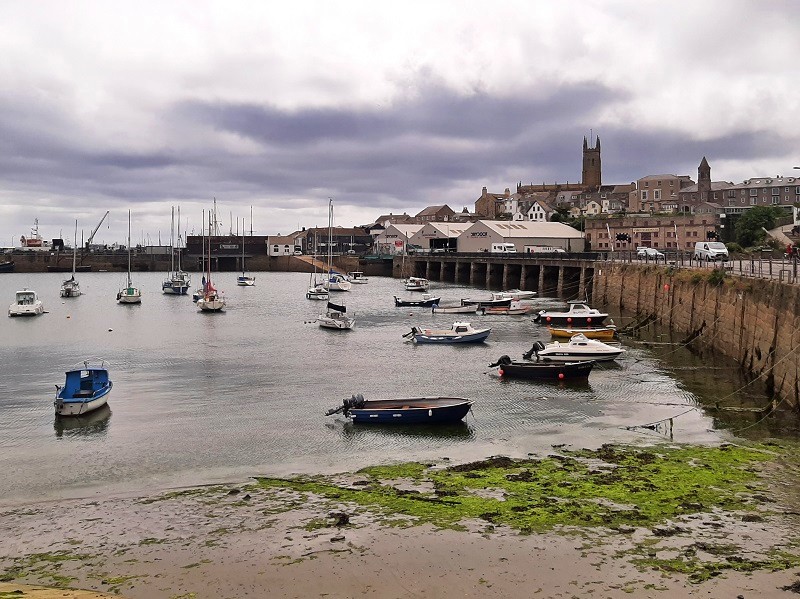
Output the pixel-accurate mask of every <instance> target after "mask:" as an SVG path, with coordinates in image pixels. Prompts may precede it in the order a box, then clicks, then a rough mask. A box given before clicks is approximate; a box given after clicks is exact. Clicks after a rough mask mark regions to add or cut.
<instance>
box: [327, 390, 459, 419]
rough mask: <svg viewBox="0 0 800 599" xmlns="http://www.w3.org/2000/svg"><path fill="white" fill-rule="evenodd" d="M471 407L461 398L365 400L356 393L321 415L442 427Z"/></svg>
mask: <svg viewBox="0 0 800 599" xmlns="http://www.w3.org/2000/svg"><path fill="white" fill-rule="evenodd" d="M471 407H472V402H471V401H470V400H468V399H464V398H462V397H413V398H405V399H370V400H368V399H364V396H363V395H361V394H360V393H359V394H358V395H353V396H352V397H350V398H349V399H345V400H344V401H343V402H342V405H341V406H339V407H338V408H333V409H331V410H328V411H327V412H326V413H325V415H326V416H332V415H334V414H339V413H341V414H342V415H343V416H345V417H347V418H350V419H351V420H352V421H353V422H357V423H362V424H445V423H451V422H458V421H460V420H462V419H463V418H464V416H466V415H467V412H469V411H470V408H471Z"/></svg>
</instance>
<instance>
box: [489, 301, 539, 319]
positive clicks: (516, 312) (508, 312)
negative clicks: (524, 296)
mask: <svg viewBox="0 0 800 599" xmlns="http://www.w3.org/2000/svg"><path fill="white" fill-rule="evenodd" d="M532 309H533V308H531V307H530V306H523V305H522V304H521V303H520V302H519V301H517V300H512V301H511V305H509V306H489V307H486V308H480V312H481V313H483V314H490V315H491V314H496V315H503V316H523V315H525V314H529V313H530V311H531V310H532Z"/></svg>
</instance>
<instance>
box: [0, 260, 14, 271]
mask: <svg viewBox="0 0 800 599" xmlns="http://www.w3.org/2000/svg"><path fill="white" fill-rule="evenodd" d="M0 272H14V261H13V260H6V261H5V262H0Z"/></svg>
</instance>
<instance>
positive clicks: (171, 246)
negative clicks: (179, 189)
mask: <svg viewBox="0 0 800 599" xmlns="http://www.w3.org/2000/svg"><path fill="white" fill-rule="evenodd" d="M169 259H170V268H171V269H172V272H173V273H174V272H175V206H173V207H172V222H171V223H170V227H169Z"/></svg>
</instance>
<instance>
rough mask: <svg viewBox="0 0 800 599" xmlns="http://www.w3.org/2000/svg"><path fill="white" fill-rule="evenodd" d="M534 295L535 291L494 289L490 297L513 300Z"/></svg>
mask: <svg viewBox="0 0 800 599" xmlns="http://www.w3.org/2000/svg"><path fill="white" fill-rule="evenodd" d="M535 297H536V292H535V291H522V290H520V289H508V290H507V291H495V292H494V293H492V299H500V300H505V299H510V300H514V301H519V300H527V299H533V298H535Z"/></svg>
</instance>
